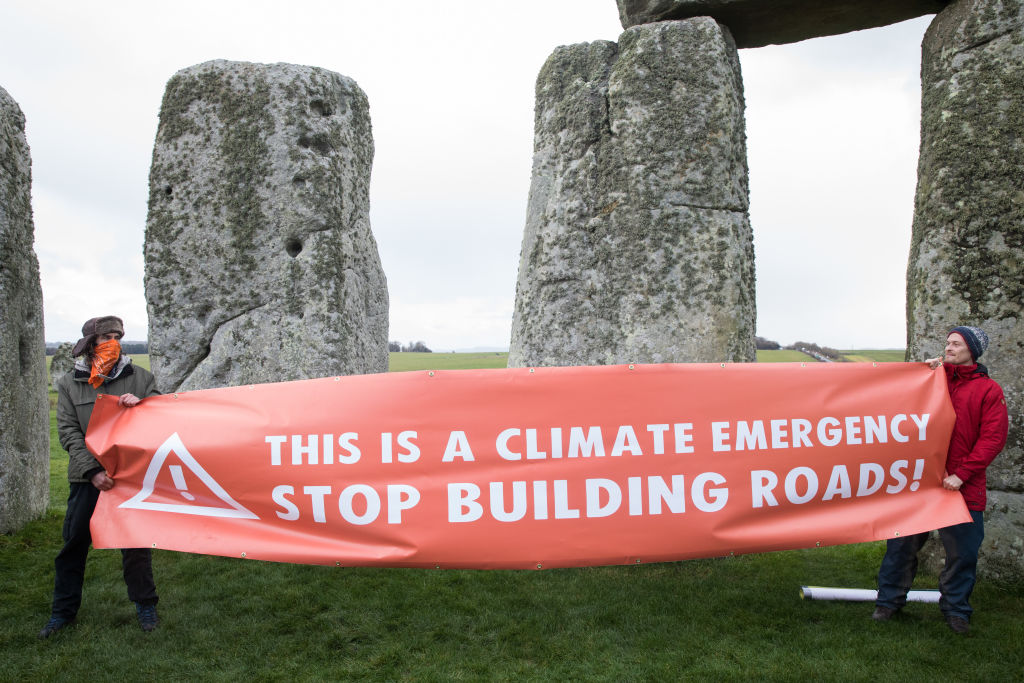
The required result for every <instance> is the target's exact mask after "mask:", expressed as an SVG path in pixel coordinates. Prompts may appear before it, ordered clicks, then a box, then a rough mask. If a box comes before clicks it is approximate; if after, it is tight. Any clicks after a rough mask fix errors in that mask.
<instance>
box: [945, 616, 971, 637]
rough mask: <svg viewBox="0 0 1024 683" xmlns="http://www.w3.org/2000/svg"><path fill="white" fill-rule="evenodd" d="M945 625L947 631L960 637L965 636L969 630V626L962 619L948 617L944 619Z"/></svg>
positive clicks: (968, 623)
mask: <svg viewBox="0 0 1024 683" xmlns="http://www.w3.org/2000/svg"><path fill="white" fill-rule="evenodd" d="M946 625H947V626H949V630H950V631H952V632H953V633H959V634H960V635H964V634H966V633H967V632H968V631H970V630H971V624H970V622H968V621H967V620H966V619H964V618H963V617H958V616H948V617H946Z"/></svg>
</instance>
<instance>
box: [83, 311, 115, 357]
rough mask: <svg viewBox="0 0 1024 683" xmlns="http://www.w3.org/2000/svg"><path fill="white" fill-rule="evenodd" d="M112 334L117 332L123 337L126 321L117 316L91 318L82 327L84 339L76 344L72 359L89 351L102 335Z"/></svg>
mask: <svg viewBox="0 0 1024 683" xmlns="http://www.w3.org/2000/svg"><path fill="white" fill-rule="evenodd" d="M110 332H117V333H118V334H119V335H121V336H122V337H123V336H124V321H123V320H121V319H120V318H118V317H117V316H116V315H105V316H102V317H99V318H89V319H88V320H86V321H85V324H84V325H82V338H81V339H79V340H78V342H77V343H76V344H75V348H73V349H71V357H72V358H77V357H78V356H81V355H82V354H83V353H85V352H86V351H87V350H89V348H90V347H91V346H92V343H93V342H94V341H96V337H98V336H100V335H101V334H109V333H110Z"/></svg>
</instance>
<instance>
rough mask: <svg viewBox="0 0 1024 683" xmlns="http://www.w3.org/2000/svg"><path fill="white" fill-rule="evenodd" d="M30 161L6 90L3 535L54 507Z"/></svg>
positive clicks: (0, 240) (1, 118)
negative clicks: (50, 505) (34, 241)
mask: <svg viewBox="0 0 1024 683" xmlns="http://www.w3.org/2000/svg"><path fill="white" fill-rule="evenodd" d="M31 169H32V160H31V158H30V156H29V149H28V142H27V141H26V140H25V116H24V115H23V114H22V113H21V108H20V107H19V106H18V103H17V102H15V101H14V100H13V99H12V98H11V96H10V95H9V94H8V93H7V91H6V90H4V89H3V88H0V377H3V381H0V533H11V532H14V531H17V530H18V529H20V528H21V527H22V526H24V525H25V523H26V522H28V521H30V520H32V519H35V518H37V517H40V516H41V515H42V514H43V513H44V512H46V506H47V505H48V504H49V502H50V418H49V416H50V413H49V401H48V399H47V391H46V389H47V386H46V343H45V342H44V341H43V292H42V289H41V288H40V286H39V262H38V261H37V259H36V254H35V251H33V249H32V240H33V233H34V232H35V229H34V227H33V225H32V204H31V188H32V170H31Z"/></svg>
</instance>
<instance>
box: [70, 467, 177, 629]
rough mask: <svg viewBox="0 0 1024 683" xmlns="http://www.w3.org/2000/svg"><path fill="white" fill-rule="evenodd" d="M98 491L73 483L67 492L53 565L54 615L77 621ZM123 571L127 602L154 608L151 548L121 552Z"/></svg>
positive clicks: (155, 597) (87, 485)
mask: <svg viewBox="0 0 1024 683" xmlns="http://www.w3.org/2000/svg"><path fill="white" fill-rule="evenodd" d="M99 495H100V492H99V489H97V488H96V487H95V486H93V485H92V484H75V483H72V484H71V491H70V492H69V493H68V511H67V513H66V514H65V515H64V532H63V536H64V547H63V548H61V551H60V552H59V553H57V559H56V560H54V562H53V565H54V568H55V569H56V576H55V577H54V581H53V609H52V616H54V617H61V618H64V619H74V618H75V615H76V614H78V608H79V606H80V605H81V604H82V584H83V582H84V581H85V560H86V558H87V557H88V555H89V546H90V545H91V544H92V534H91V533H90V532H89V520H90V519H92V513H93V510H95V509H96V501H97V499H99ZM121 568H122V570H123V572H124V582H125V584H126V585H127V586H128V599H129V600H131V601H133V602H138V603H142V604H143V605H155V604H156V603H157V600H159V598H158V597H157V594H156V584H154V583H153V560H152V553H151V552H150V550H149V548H135V549H130V550H122V551H121Z"/></svg>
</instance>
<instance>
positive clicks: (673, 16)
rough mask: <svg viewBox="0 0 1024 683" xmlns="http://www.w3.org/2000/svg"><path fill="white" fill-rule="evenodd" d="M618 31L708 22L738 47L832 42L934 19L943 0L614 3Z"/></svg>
mask: <svg viewBox="0 0 1024 683" xmlns="http://www.w3.org/2000/svg"><path fill="white" fill-rule="evenodd" d="M617 2H618V5H619V18H620V19H621V21H622V27H623V28H629V27H630V26H636V25H637V24H647V23H651V22H655V21H665V20H678V19H689V18H691V17H700V16H709V17H713V18H715V19H716V20H718V21H719V22H721V23H722V24H724V25H725V26H728V27H729V31H730V32H731V33H732V35H733V38H734V39H735V40H736V45H737V47H741V48H743V47H762V46H764V45H779V44H784V43H795V42H797V41H799V40H806V39H808V38H818V37H821V36H833V35H838V34H840V33H847V32H849V31H859V30H861V29H866V28H874V27H876V26H886V25H888V24H895V23H896V22H899V21H904V20H906V19H913V18H914V17H920V16H924V15H926V14H935V13H936V12H938V11H940V10H942V8H943V7H945V5H946V3H947V2H948V0H617Z"/></svg>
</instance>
